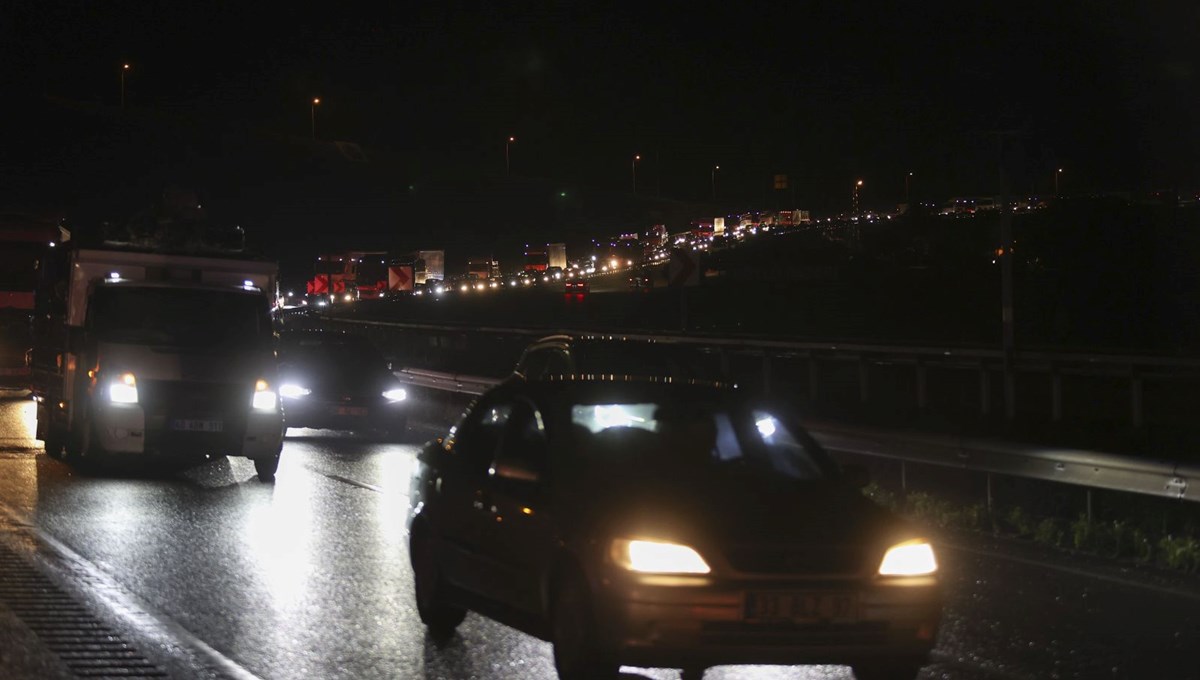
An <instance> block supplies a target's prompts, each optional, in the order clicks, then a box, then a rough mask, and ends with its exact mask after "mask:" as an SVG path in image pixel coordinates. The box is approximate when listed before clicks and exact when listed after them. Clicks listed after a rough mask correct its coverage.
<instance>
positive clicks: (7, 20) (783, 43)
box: [0, 2, 1200, 210]
mask: <svg viewBox="0 0 1200 680" xmlns="http://www.w3.org/2000/svg"><path fill="white" fill-rule="evenodd" d="M202 4H203V5H207V4H208V3H174V2H172V3H165V2H164V3H117V2H83V3H52V2H19V3H16V4H14V3H12V2H8V3H5V9H4V10H2V11H3V13H4V15H5V16H4V21H3V27H2V28H0V31H3V34H2V35H0V38H2V41H0V42H2V43H3V45H4V47H3V49H4V50H5V56H4V64H5V66H4V72H5V74H6V77H7V79H9V80H10V84H9V85H8V86H6V87H5V97H4V99H5V102H6V103H5V107H6V108H9V109H11V108H12V107H14V106H20V102H21V101H22V100H23V99H25V98H35V97H42V96H43V95H46V94H49V95H52V96H55V97H61V98H64V99H68V100H73V101H82V102H91V103H101V104H104V105H108V106H115V105H116V104H117V102H118V100H119V87H118V86H119V75H118V74H119V65H120V64H121V63H122V62H124V61H127V62H129V63H130V64H131V67H132V68H131V70H130V72H129V76H128V81H127V97H128V101H129V105H130V106H131V107H136V108H140V109H154V110H158V111H164V112H170V113H176V114H179V115H185V116H190V117H193V118H197V119H203V120H205V121H209V122H212V123H214V124H226V123H227V124H229V125H238V126H243V127H249V128H253V129H257V130H263V131H266V132H269V133H274V134H280V135H287V136H293V137H296V138H304V137H307V136H310V134H311V133H310V106H309V102H310V100H311V99H312V97H314V96H319V97H320V98H321V99H322V104H321V105H320V107H319V108H318V111H317V116H318V123H317V124H318V131H319V135H320V136H322V137H324V138H333V139H339V140H351V141H356V142H359V143H360V144H362V145H364V147H367V148H376V149H380V150H386V151H387V152H389V153H396V154H400V155H404V156H406V157H408V158H410V159H412V167H415V168H417V170H416V172H417V173H418V174H419V173H421V172H427V173H428V174H429V175H431V176H433V175H456V174H462V175H472V174H482V175H486V174H488V173H502V172H503V168H504V140H505V138H507V136H508V135H515V136H516V137H517V140H518V141H517V143H516V144H514V145H513V147H512V165H513V173H514V174H517V175H521V176H526V177H544V178H550V179H553V180H555V181H570V182H575V183H578V184H583V185H587V186H592V187H596V188H600V189H610V190H621V189H624V188H626V187H628V185H629V181H630V161H631V159H632V156H633V155H634V154H635V153H640V154H642V156H643V158H644V160H643V165H642V166H641V170H640V172H642V173H643V180H642V181H643V182H645V183H646V185H645V186H646V187H647V188H648V187H649V186H650V183H651V182H653V183H654V185H655V189H656V190H657V191H661V193H662V194H663V195H668V196H674V197H678V198H682V199H685V200H702V199H707V198H710V194H711V168H712V166H713V165H714V164H720V166H721V171H720V174H719V183H720V189H721V193H722V194H723V195H724V196H726V197H734V198H738V199H744V201H746V202H752V201H753V200H754V198H755V197H756V195H757V193H758V192H760V191H761V189H762V187H763V186H764V185H765V182H766V181H767V180H766V178H767V177H769V176H770V175H771V174H772V173H788V174H789V175H790V176H791V177H793V178H794V179H793V180H792V181H793V183H794V184H795V185H797V186H798V187H800V194H801V196H802V202H804V203H807V204H808V205H806V206H805V207H811V208H814V209H825V210H836V209H845V207H846V206H845V205H843V204H844V203H846V201H847V200H848V195H849V187H850V185H851V183H852V181H853V180H854V179H855V178H858V177H862V178H864V179H865V180H866V189H865V191H864V202H867V203H872V202H873V203H876V204H879V205H888V204H894V203H896V202H899V201H900V200H902V198H903V191H904V179H903V178H904V175H905V174H906V173H907V172H909V171H911V172H913V173H914V181H913V191H914V193H915V194H916V195H917V196H918V197H928V198H930V199H934V198H936V199H939V200H944V199H945V198H946V197H947V196H950V195H955V194H973V193H992V192H995V191H996V185H997V168H998V167H999V161H998V158H999V154H998V152H997V138H996V136H995V135H994V134H993V133H994V132H995V131H996V130H1009V131H1015V132H1016V134H1014V135H1013V136H1011V137H1009V138H1008V139H1009V142H1007V144H1008V147H1007V150H1006V151H1005V154H1004V158H1005V161H1004V163H1005V167H1006V168H1007V170H1008V173H1009V181H1010V185H1011V186H1012V187H1013V189H1014V190H1016V191H1017V192H1031V193H1033V192H1039V193H1046V192H1049V191H1050V190H1051V188H1052V186H1053V174H1054V168H1056V167H1060V166H1061V167H1063V168H1065V171H1064V175H1063V183H1064V190H1072V191H1076V192H1084V191H1114V190H1147V189H1159V188H1185V189H1186V188H1193V187H1195V186H1196V185H1197V184H1200V178H1198V177H1197V175H1198V164H1197V152H1198V151H1200V132H1198V129H1200V128H1198V126H1197V115H1198V114H1197V112H1198V111H1200V96H1198V95H1197V93H1198V92H1200V80H1198V76H1200V72H1198V71H1197V69H1198V67H1200V63H1198V61H1200V60H1198V58H1197V55H1198V53H1200V50H1198V49H1197V43H1196V36H1197V35H1200V32H1198V29H1200V5H1197V4H1195V3H1182V2H1181V3H1177V4H1175V5H1166V4H1163V5H1157V6H1156V8H1154V9H1150V8H1148V7H1147V6H1146V5H1147V3H1119V4H1118V3H1102V2H1101V3H1096V2H1086V3H1084V2H1080V3H1036V4H1028V5H1019V4H1015V3H1003V4H990V3H975V2H959V3H954V4H953V5H951V4H945V5H939V4H935V3H896V6H895V7H892V8H890V9H878V8H876V7H875V6H874V5H875V3H857V4H856V3H844V2H838V3H825V4H816V3H764V4H752V3H740V2H739V3H722V4H723V5H725V6H724V7H722V8H716V7H715V6H714V5H710V4H708V3H697V2H679V3H634V2H625V3H614V4H605V5H600V4H595V5H592V4H589V5H579V6H576V5H573V4H565V3H564V4H562V5H545V6H540V7H541V9H536V7H539V5H534V4H532V3H529V4H527V3H511V4H512V5H514V6H513V7H508V6H507V5H509V4H510V3H480V4H478V5H475V4H470V5H464V4H457V3H448V2H443V3H436V4H433V5H415V4H410V3H392V5H393V8H392V9H391V10H380V9H372V10H369V11H362V10H358V9H356V8H354V7H352V6H351V5H348V4H344V3H328V4H325V5H322V6H320V7H319V8H318V9H316V10H306V9H302V8H301V5H300V4H295V5H286V6H279V7H278V8H277V9H276V10H275V11H267V10H265V9H263V6H262V5H260V4H258V3H228V4H227V6H226V7H224V8H222V9H216V8H212V7H207V6H201V5H202ZM518 5H519V7H518ZM785 7H786V8H785ZM28 132H29V131H28V130H14V129H13V127H12V126H6V129H5V130H4V135H8V136H11V135H23V134H27V133H28ZM41 132H42V133H43V134H46V133H47V131H44V130H43V131H41ZM51 137H52V135H51Z"/></svg>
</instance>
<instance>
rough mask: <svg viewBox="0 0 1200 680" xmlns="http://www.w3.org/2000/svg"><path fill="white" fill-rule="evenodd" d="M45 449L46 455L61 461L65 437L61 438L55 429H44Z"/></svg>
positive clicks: (59, 431)
mask: <svg viewBox="0 0 1200 680" xmlns="http://www.w3.org/2000/svg"><path fill="white" fill-rule="evenodd" d="M44 444H45V447H46V455H47V456H50V457H51V458H53V459H54V460H62V459H63V448H64V447H65V446H66V445H67V443H66V437H65V436H63V433H62V431H61V430H59V429H58V428H57V427H48V428H46V439H45V440H44Z"/></svg>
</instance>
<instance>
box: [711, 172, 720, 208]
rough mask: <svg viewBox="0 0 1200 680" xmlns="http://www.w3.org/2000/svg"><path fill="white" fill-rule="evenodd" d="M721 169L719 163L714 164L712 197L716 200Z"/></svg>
mask: <svg viewBox="0 0 1200 680" xmlns="http://www.w3.org/2000/svg"><path fill="white" fill-rule="evenodd" d="M720 169H721V166H719V165H714V166H713V169H712V197H713V200H714V201H715V200H717V171H718V170H720Z"/></svg>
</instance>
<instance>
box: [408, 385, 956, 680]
mask: <svg viewBox="0 0 1200 680" xmlns="http://www.w3.org/2000/svg"><path fill="white" fill-rule="evenodd" d="M418 465H419V466H418V468H417V470H416V473H415V474H414V475H413V477H412V485H411V489H410V493H409V502H410V513H409V520H408V523H409V529H410V530H409V555H410V558H411V561H412V567H413V574H414V596H415V601H416V606H417V612H418V614H419V616H420V618H421V620H422V622H424V623H425V625H426V626H427V628H428V630H429V632H430V633H431V635H432V636H433V637H434V638H435V639H443V638H445V637H447V636H449V635H450V634H451V633H452V632H453V631H454V629H455V628H456V627H457V626H458V625H459V624H460V623H461V622H462V621H463V619H464V616H465V614H466V611H467V610H468V609H472V610H475V611H477V612H480V613H482V614H484V615H486V616H489V617H492V618H494V619H496V620H498V621H500V622H502V623H506V624H508V625H511V626H514V627H517V628H519V629H521V630H525V631H528V632H530V633H533V634H537V635H540V636H543V637H544V638H545V639H548V640H550V641H551V642H552V643H553V645H554V650H553V654H554V663H555V667H556V669H557V671H558V674H559V677H560V678H564V679H567V680H570V679H575V678H616V677H617V671H618V667H619V666H621V665H631V666H661V667H669V668H682V669H684V677H685V678H699V677H701V675H702V674H703V672H704V669H706V668H707V667H710V666H716V665H723V664H747V663H751V664H754V663H762V664H816V663H822V664H823V663H832V664H848V665H850V666H852V667H853V670H854V673H855V676H856V677H858V678H878V677H887V678H902V677H903V678H913V677H915V676H916V675H917V673H918V672H919V669H920V668H921V666H923V665H924V664H925V663H926V660H927V657H928V653H929V651H930V649H931V648H932V647H933V643H934V640H935V639H936V635H937V630H938V626H939V623H940V618H941V588H940V580H939V576H938V564H937V558H936V555H935V552H934V549H933V547H932V545H931V544H930V542H929V541H928V540H927V539H926V538H925V536H924V535H923V533H922V532H921V531H919V530H917V529H916V528H915V527H913V526H911V525H909V524H908V523H906V522H904V521H903V520H901V519H899V518H898V517H896V516H894V515H892V514H891V513H889V512H887V511H886V510H884V509H883V508H881V507H879V506H877V505H875V504H874V503H872V502H871V501H870V500H869V499H867V498H866V497H865V496H863V495H862V493H861V492H860V489H859V487H861V486H862V485H863V484H865V482H866V473H865V470H861V469H858V468H847V469H841V468H839V467H838V466H837V465H836V464H835V463H834V462H833V461H832V460H831V459H830V458H829V457H828V455H827V454H826V453H825V452H824V451H823V450H822V449H821V447H820V446H819V445H818V444H817V443H816V442H815V441H813V439H812V438H811V437H810V436H809V435H808V434H807V433H806V432H805V431H804V429H803V428H802V427H800V426H799V425H798V424H797V423H796V422H794V421H793V420H792V419H791V418H790V417H789V415H788V411H787V410H785V409H780V408H778V407H776V406H773V405H768V404H760V403H758V402H754V401H749V400H747V399H746V398H744V397H742V396H741V394H740V393H739V392H737V391H734V390H729V389H721V388H717V387H711V386H700V385H679V384H671V383H662V382H658V383H654V382H650V381H647V380H634V379H627V377H626V376H614V377H611V378H609V379H603V380H601V379H589V378H588V377H586V376H579V375H576V376H574V379H572V380H554V381H541V382H528V383H526V382H508V383H506V384H503V385H501V386H500V387H497V388H495V389H493V390H491V391H489V392H487V393H485V394H484V395H482V396H481V397H480V398H479V399H478V400H476V401H475V402H474V404H473V405H472V406H471V407H470V409H469V410H468V411H467V412H466V413H465V414H464V415H463V417H462V418H461V419H460V420H459V421H458V423H457V424H456V425H455V426H454V427H453V428H451V430H450V433H449V434H448V435H447V436H446V437H445V438H443V439H438V440H436V441H433V442H430V443H429V444H428V445H426V447H425V448H424V449H423V450H422V451H421V452H420V454H419V455H418ZM481 499H482V500H481Z"/></svg>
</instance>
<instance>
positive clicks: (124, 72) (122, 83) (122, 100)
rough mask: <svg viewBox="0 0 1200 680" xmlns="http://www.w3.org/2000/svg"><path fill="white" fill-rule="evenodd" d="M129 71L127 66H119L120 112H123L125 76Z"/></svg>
mask: <svg viewBox="0 0 1200 680" xmlns="http://www.w3.org/2000/svg"><path fill="white" fill-rule="evenodd" d="M128 71H129V64H121V110H122V111H124V110H125V74H126V73H127V72H128Z"/></svg>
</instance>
